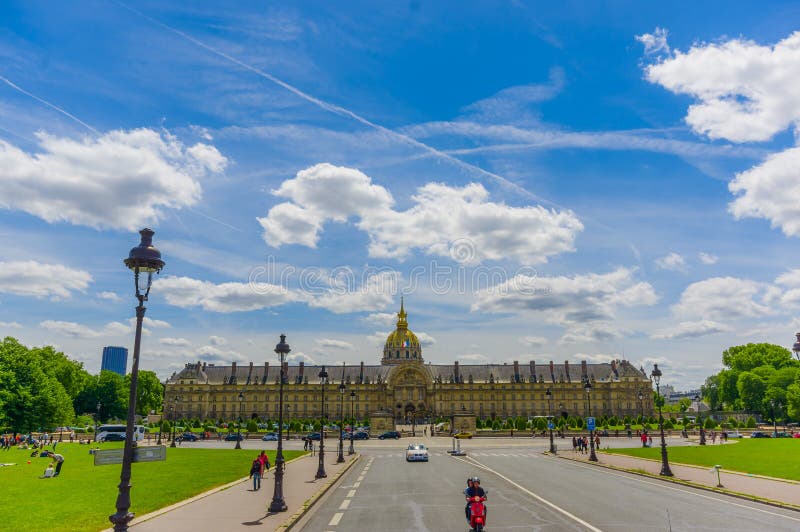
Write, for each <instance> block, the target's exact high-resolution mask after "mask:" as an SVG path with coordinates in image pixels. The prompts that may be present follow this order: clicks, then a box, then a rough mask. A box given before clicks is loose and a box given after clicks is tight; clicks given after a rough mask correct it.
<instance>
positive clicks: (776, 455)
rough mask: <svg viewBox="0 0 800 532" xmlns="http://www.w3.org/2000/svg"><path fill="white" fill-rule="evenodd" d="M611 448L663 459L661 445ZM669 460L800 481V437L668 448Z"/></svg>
mask: <svg viewBox="0 0 800 532" xmlns="http://www.w3.org/2000/svg"><path fill="white" fill-rule="evenodd" d="M655 443H656V438H655V437H654V438H653V444H654V446H653V447H652V448H649V449H644V448H641V447H637V448H634V449H608V450H607V451H604V452H609V453H617V454H627V455H630V456H638V457H641V458H652V459H654V460H659V459H660V458H661V448H660V447H658V446H657V445H655ZM667 450H668V451H669V461H670V463H680V464H694V465H702V466H708V467H711V466H713V465H717V464H718V465H721V466H722V469H723V470H724V469H727V470H729V471H741V472H744V473H750V474H754V475H766V476H769V477H776V478H786V479H790V480H800V439H795V438H785V439H784V438H779V439H775V440H773V439H750V438H743V439H741V440H738V442H737V443H731V444H727V445H711V444H709V445H706V446H705V447H701V446H699V445H698V446H694V445H693V446H690V447H668V448H667Z"/></svg>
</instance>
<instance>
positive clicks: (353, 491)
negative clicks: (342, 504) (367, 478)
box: [347, 490, 356, 499]
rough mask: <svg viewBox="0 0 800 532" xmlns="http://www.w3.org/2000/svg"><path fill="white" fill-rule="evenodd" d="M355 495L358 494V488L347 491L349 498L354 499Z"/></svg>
mask: <svg viewBox="0 0 800 532" xmlns="http://www.w3.org/2000/svg"><path fill="white" fill-rule="evenodd" d="M355 496H356V490H350V491H349V492H348V493H347V498H348V499H352V498H353V497H355Z"/></svg>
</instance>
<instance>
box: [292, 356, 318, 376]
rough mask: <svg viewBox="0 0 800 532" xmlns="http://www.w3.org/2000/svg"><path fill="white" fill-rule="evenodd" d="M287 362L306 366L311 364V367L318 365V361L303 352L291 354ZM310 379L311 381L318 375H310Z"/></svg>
mask: <svg viewBox="0 0 800 532" xmlns="http://www.w3.org/2000/svg"><path fill="white" fill-rule="evenodd" d="M286 361H287V362H291V363H299V362H304V363H306V364H311V365H316V363H317V361H316V360H315V359H314V358H313V357H311V356H309V355H307V354H305V353H303V352H297V353H289V354H288V355H286ZM308 377H309V381H310V380H311V379H312V378H314V377H316V375H309V376H308Z"/></svg>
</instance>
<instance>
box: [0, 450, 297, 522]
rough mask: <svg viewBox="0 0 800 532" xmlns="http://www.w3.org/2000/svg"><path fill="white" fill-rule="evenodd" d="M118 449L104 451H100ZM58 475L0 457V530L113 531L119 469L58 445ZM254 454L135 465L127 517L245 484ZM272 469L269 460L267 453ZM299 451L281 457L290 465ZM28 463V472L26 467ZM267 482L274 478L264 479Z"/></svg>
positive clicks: (25, 455) (178, 453)
mask: <svg viewBox="0 0 800 532" xmlns="http://www.w3.org/2000/svg"><path fill="white" fill-rule="evenodd" d="M120 447H122V443H105V444H103V445H102V448H103V449H112V448H120ZM57 452H58V453H60V454H62V455H64V466H63V469H62V470H61V475H59V476H58V477H56V478H51V479H40V478H38V477H39V476H40V475H41V474H42V472H43V471H44V469H45V467H47V464H48V463H49V462H50V460H49V459H47V458H30V451H20V450H17V449H11V450H10V451H2V452H0V462H2V463H9V462H16V464H17V465H14V466H8V467H0V486H2V488H0V523H3V525H5V526H8V527H10V528H11V529H14V530H76V531H78V530H92V531H96V530H102V529H103V528H107V527H109V526H110V525H111V523H110V522H109V521H108V516H109V515H111V514H113V513H114V512H115V511H116V509H115V504H116V500H117V485H118V484H119V474H120V468H121V466H120V465H105V466H95V465H94V457H93V456H91V455H89V447H88V446H86V445H78V444H75V443H73V444H61V445H59V446H58V449H57ZM257 454H258V453H257V452H256V451H251V450H236V449H193V448H189V447H178V448H175V449H170V448H167V460H166V461H164V462H145V463H136V464H133V473H132V477H131V484H132V486H133V487H132V488H131V501H132V506H131V509H130V511H132V512H134V513H135V514H136V515H137V516H140V515H144V514H146V513H148V512H152V511H153V510H156V509H158V508H162V507H164V506H169V505H170V504H173V503H175V502H178V501H180V500H183V499H186V498H189V497H191V496H193V495H197V494H198V493H202V492H203V491H206V490H209V489H211V488H213V487H215V486H220V485H222V484H226V483H228V482H231V481H233V480H236V479H237V478H242V477H246V476H248V474H249V472H250V464H251V463H252V461H253V460H254V459H255V457H256V456H257ZM267 454H268V455H269V460H270V463H271V464H274V463H275V452H274V451H267ZM300 454H303V452H302V451H284V457H285V458H286V459H287V460H289V459H292V458H294V457H296V456H298V455H300ZM28 460H30V462H31V463H30V464H28V463H27V462H28ZM269 478H272V475H270V477H269Z"/></svg>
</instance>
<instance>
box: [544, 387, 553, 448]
mask: <svg viewBox="0 0 800 532" xmlns="http://www.w3.org/2000/svg"><path fill="white" fill-rule="evenodd" d="M544 394H545V396H547V413H548V416H547V428H548V430H549V431H550V453H552V454H556V445H555V443H553V392H552V391H551V390H550V388H548V389H547V391H546V392H544Z"/></svg>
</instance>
